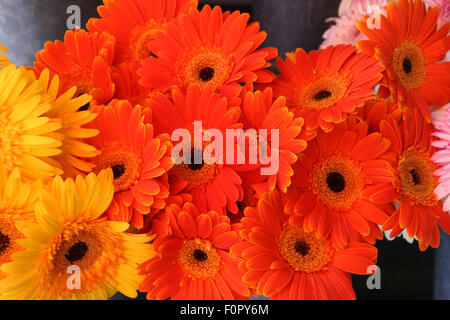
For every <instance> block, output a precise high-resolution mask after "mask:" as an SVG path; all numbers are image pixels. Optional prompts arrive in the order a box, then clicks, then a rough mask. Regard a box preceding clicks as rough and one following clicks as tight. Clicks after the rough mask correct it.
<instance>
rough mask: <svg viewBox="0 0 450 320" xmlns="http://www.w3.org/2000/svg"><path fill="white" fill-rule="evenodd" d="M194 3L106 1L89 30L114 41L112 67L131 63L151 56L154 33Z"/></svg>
mask: <svg viewBox="0 0 450 320" xmlns="http://www.w3.org/2000/svg"><path fill="white" fill-rule="evenodd" d="M197 2H198V1H197V0H164V1H161V0H156V1H155V0H151V1H149V0H105V1H104V5H102V6H99V7H98V9H97V10H98V13H99V15H100V17H101V18H100V19H97V18H92V19H90V20H89V22H88V24H87V28H88V30H89V31H98V32H102V31H105V32H108V33H109V34H111V35H113V36H114V37H115V38H116V41H117V50H116V56H115V58H114V64H115V65H118V64H121V63H124V62H125V63H132V62H136V61H139V60H141V59H145V58H148V57H150V56H152V55H154V52H152V50H151V48H150V46H151V44H152V42H154V41H155V34H156V33H158V32H160V31H164V30H165V29H166V25H167V23H168V22H170V21H172V20H174V19H175V18H176V17H178V15H180V14H182V13H185V12H187V11H188V10H189V9H190V8H193V7H197Z"/></svg>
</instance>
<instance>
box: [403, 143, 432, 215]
mask: <svg viewBox="0 0 450 320" xmlns="http://www.w3.org/2000/svg"><path fill="white" fill-rule="evenodd" d="M434 168H435V167H434V165H433V164H432V163H431V161H430V159H429V154H428V152H426V151H423V150H421V149H420V148H416V147H412V148H410V149H409V150H407V151H406V152H405V153H404V154H403V155H402V157H401V158H400V161H399V163H398V171H399V176H400V181H399V182H397V183H396V184H395V187H396V189H397V190H398V191H399V193H400V194H403V195H405V196H407V197H409V198H411V199H412V200H414V201H415V202H416V203H418V204H421V205H426V206H432V205H434V204H436V201H437V200H436V196H435V194H434V192H433V190H434V188H435V186H436V181H435V177H434V176H433V171H434Z"/></svg>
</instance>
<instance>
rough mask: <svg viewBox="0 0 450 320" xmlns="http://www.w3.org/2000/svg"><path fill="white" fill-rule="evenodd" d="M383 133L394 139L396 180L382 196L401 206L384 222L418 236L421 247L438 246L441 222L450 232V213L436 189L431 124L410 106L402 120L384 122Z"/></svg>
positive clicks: (394, 231) (394, 232)
mask: <svg viewBox="0 0 450 320" xmlns="http://www.w3.org/2000/svg"><path fill="white" fill-rule="evenodd" d="M380 127H381V133H382V134H383V136H384V137H386V138H388V139H390V140H391V142H392V144H391V147H390V149H389V154H388V156H389V157H388V158H389V159H390V160H391V161H392V166H393V167H394V170H395V180H394V182H393V184H392V185H391V186H390V188H388V189H384V190H380V192H381V193H380V196H382V197H383V198H386V199H391V200H396V201H397V202H398V203H399V207H398V209H397V210H396V211H395V213H394V214H393V215H392V216H391V217H390V218H389V220H388V221H386V222H385V224H384V225H383V231H385V230H391V229H392V231H391V234H390V236H391V237H395V236H397V235H398V234H400V233H401V232H402V231H403V230H404V229H406V231H407V233H408V236H409V237H410V238H414V237H417V239H418V241H419V248H420V250H422V251H423V250H425V249H427V247H428V246H431V247H433V248H437V247H438V246H439V239H440V235H439V228H438V225H439V226H440V227H441V228H442V229H443V230H444V231H446V232H447V233H450V216H449V214H448V213H447V212H444V211H443V210H442V203H441V202H440V201H438V199H437V197H436V194H435V193H434V189H435V188H436V187H437V185H438V177H436V176H434V175H433V172H434V171H435V170H436V169H437V166H436V165H435V164H434V163H433V162H432V161H431V159H430V158H431V156H432V155H433V153H434V152H436V149H435V148H434V147H432V146H431V132H432V126H431V125H430V124H427V123H426V122H425V121H424V119H423V117H422V115H421V114H420V111H419V110H418V109H412V110H408V111H407V112H406V113H405V118H404V120H402V121H401V122H400V123H398V122H397V120H396V119H394V118H392V117H388V118H387V119H386V120H383V121H382V122H381V125H380Z"/></svg>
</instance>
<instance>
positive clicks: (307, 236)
mask: <svg viewBox="0 0 450 320" xmlns="http://www.w3.org/2000/svg"><path fill="white" fill-rule="evenodd" d="M279 248H280V252H281V255H282V256H283V258H284V259H286V261H287V262H288V263H289V264H290V266H291V267H292V269H294V270H295V271H301V272H307V273H311V272H317V271H320V270H322V269H324V267H325V266H326V265H327V264H328V263H329V262H330V261H331V258H332V256H333V253H334V252H333V249H332V248H331V247H330V245H329V244H328V241H327V240H326V239H325V238H318V237H316V235H315V233H314V232H310V233H307V232H305V231H303V228H302V227H301V226H294V225H289V226H287V227H285V228H284V230H283V232H282V234H281V236H280V241H279Z"/></svg>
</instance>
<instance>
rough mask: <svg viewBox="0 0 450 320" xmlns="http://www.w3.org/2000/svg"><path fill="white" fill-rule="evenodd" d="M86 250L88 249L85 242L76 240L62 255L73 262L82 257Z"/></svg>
mask: <svg viewBox="0 0 450 320" xmlns="http://www.w3.org/2000/svg"><path fill="white" fill-rule="evenodd" d="M87 251H88V246H87V244H86V243H85V242H83V241H78V242H77V243H75V244H73V245H72V246H71V247H70V248H69V250H68V251H67V253H66V254H65V255H64V257H65V258H66V260H67V261H69V262H70V263H71V264H73V263H74V262H75V261H79V260H81V259H83V258H84V256H85V255H86V252H87Z"/></svg>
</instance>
